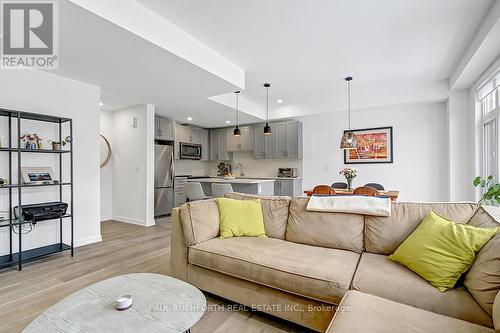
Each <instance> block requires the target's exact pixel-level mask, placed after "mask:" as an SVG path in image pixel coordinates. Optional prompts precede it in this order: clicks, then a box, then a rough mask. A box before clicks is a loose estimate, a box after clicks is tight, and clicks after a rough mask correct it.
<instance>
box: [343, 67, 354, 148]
mask: <svg viewBox="0 0 500 333" xmlns="http://www.w3.org/2000/svg"><path fill="white" fill-rule="evenodd" d="M344 80H346V82H347V105H348V108H347V112H348V117H349V118H348V119H349V130H348V131H347V132H344V135H343V136H342V140H340V149H356V148H357V145H358V143H357V140H356V136H355V135H354V133H353V132H352V131H351V81H352V77H351V76H348V77H346V78H345V79H344Z"/></svg>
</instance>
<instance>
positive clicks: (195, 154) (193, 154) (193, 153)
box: [180, 142, 202, 160]
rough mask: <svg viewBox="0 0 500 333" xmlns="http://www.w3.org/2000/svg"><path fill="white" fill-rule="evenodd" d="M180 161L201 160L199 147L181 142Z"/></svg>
mask: <svg viewBox="0 0 500 333" xmlns="http://www.w3.org/2000/svg"><path fill="white" fill-rule="evenodd" d="M180 145H181V148H180V152H181V156H180V158H181V160H201V148H202V147H201V145H199V144H197V143H188V142H181V143H180Z"/></svg>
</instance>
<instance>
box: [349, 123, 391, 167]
mask: <svg viewBox="0 0 500 333" xmlns="http://www.w3.org/2000/svg"><path fill="white" fill-rule="evenodd" d="M352 133H353V134H354V136H355V138H356V141H357V144H356V149H350V150H346V151H345V152H344V163H345V164H370V163H392V162H393V141H392V126H388V127H377V128H366V129H357V130H352Z"/></svg>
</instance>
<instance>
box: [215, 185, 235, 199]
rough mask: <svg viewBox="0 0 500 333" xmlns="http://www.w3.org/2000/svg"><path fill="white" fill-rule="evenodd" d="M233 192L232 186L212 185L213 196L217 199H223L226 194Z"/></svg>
mask: <svg viewBox="0 0 500 333" xmlns="http://www.w3.org/2000/svg"><path fill="white" fill-rule="evenodd" d="M229 192H233V186H231V184H218V183H212V195H213V196H214V197H215V198H223V197H224V195H225V194H226V193H229Z"/></svg>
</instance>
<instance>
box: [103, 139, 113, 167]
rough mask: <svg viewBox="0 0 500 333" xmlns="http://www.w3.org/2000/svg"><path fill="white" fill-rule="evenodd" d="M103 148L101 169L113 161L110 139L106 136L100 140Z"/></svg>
mask: <svg viewBox="0 0 500 333" xmlns="http://www.w3.org/2000/svg"><path fill="white" fill-rule="evenodd" d="M100 146H101V168H104V167H105V166H106V164H108V163H109V161H110V160H111V153H112V152H111V145H110V144H109V141H108V139H106V137H105V136H104V135H102V134H101V140H100Z"/></svg>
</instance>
